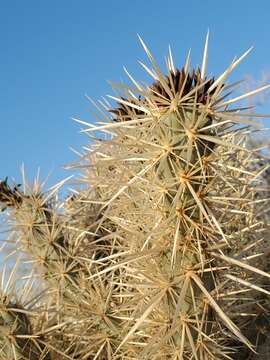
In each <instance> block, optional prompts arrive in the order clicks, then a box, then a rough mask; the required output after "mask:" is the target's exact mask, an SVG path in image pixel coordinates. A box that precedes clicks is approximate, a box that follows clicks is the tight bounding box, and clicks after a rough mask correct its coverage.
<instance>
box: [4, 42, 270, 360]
mask: <svg viewBox="0 0 270 360" xmlns="http://www.w3.org/2000/svg"><path fill="white" fill-rule="evenodd" d="M140 41H141V43H142V45H143V48H144V50H145V52H146V54H147V56H148V58H149V60H150V64H151V65H150V67H148V66H146V65H145V64H143V63H141V64H142V66H143V68H144V69H145V70H146V71H147V73H148V74H149V75H150V76H151V77H152V78H153V79H152V82H153V83H152V85H150V86H145V85H142V84H141V83H140V82H138V81H136V80H135V79H134V78H133V77H132V76H131V75H130V74H129V73H128V72H127V71H126V74H127V75H128V77H129V79H130V81H131V84H130V85H129V86H128V85H127V86H124V85H122V89H121V93H120V94H119V97H112V96H111V97H110V98H111V99H112V100H114V101H116V106H113V105H111V104H110V103H109V101H108V100H106V99H105V100H103V101H100V102H99V104H96V103H94V102H93V101H92V100H91V102H92V103H93V104H94V106H95V107H96V109H97V110H98V111H99V114H97V116H98V119H99V121H98V124H97V125H93V124H90V123H89V124H88V123H86V122H84V121H81V120H77V121H78V122H79V123H80V124H82V125H83V126H84V129H83V130H82V132H84V133H87V134H88V135H89V136H90V137H91V138H92V139H94V140H95V142H94V143H91V145H90V146H89V148H86V150H85V153H84V154H82V155H81V159H80V160H79V161H78V163H77V164H76V165H75V167H77V168H80V169H81V177H80V178H79V179H78V182H79V184H80V185H82V186H79V187H78V188H77V189H74V193H75V195H70V196H69V197H68V198H67V199H66V200H65V201H64V202H63V203H61V204H60V203H59V202H58V201H57V199H55V200H54V201H52V202H48V199H49V198H50V199H52V198H53V196H54V195H55V194H56V193H57V188H59V187H60V185H61V184H60V185H59V186H56V187H55V188H54V189H53V191H52V192H51V194H50V192H49V193H47V194H43V193H40V192H39V193H34V192H33V193H32V194H25V193H24V192H23V191H21V190H19V188H18V187H16V186H15V187H14V188H13V189H12V188H11V187H10V186H9V185H8V183H7V180H5V181H3V182H2V183H1V186H0V201H1V204H2V208H6V209H7V210H8V212H9V214H10V219H12V220H13V222H12V225H11V230H13V234H16V237H17V238H18V239H19V240H17V242H16V243H17V244H18V243H20V244H21V248H20V249H21V250H22V251H24V252H25V253H28V254H29V256H30V258H31V259H32V261H33V262H34V263H37V264H39V265H40V266H41V265H42V266H41V267H40V268H39V270H35V271H36V273H35V274H36V275H35V276H39V281H40V284H47V285H49V290H48V292H47V294H46V296H44V297H42V296H41V298H40V303H41V304H42V307H43V308H44V309H47V312H46V314H47V315H46V317H44V312H40V318H42V321H43V325H42V329H40V328H38V327H37V325H36V324H38V323H40V322H38V321H35V322H34V323H33V324H31V321H30V320H29V321H30V322H29V326H30V325H31V334H33V336H35V334H38V336H42V339H43V340H42V342H43V344H45V345H44V346H46V349H47V352H48V353H47V354H46V356H49V357H48V358H51V359H56V358H57V359H89V360H90V359H91V360H92V359H93V360H94V359H100V360H105V359H106V360H107V359H112V360H120V359H127V360H131V359H134V360H135V359H136V360H137V359H140V360H143V359H145V360H148V359H151V360H152V359H153V360H164V359H175V360H176V359H179V360H190V359H194V360H206V359H207V360H214V359H215V360H216V359H235V360H241V359H256V356H257V355H256V354H255V352H256V350H258V351H260V349H265V348H267V346H266V345H265V344H266V340H267V337H268V333H270V332H269V330H270V327H269V323H268V321H267V318H268V314H269V295H270V292H269V290H268V289H269V279H270V273H269V266H267V258H268V254H269V253H270V251H269V250H270V247H269V243H268V233H269V231H268V228H269V226H268V224H269V213H268V212H269V210H268V204H269V197H268V193H269V188H268V180H267V176H266V175H267V174H268V169H269V160H268V158H267V157H266V156H265V155H263V152H262V151H261V148H258V149H256V147H254V146H252V145H251V144H252V141H253V139H254V137H255V133H256V131H258V127H257V126H258V123H257V122H256V121H255V118H257V117H258V118H259V117H263V115H257V114H255V113H254V112H253V110H252V111H251V110H249V109H247V108H245V107H243V106H242V107H241V101H242V100H244V99H246V98H249V97H250V96H253V95H256V94H257V93H259V92H260V91H263V90H266V89H268V88H269V87H270V86H269V85H266V86H263V87H261V88H259V89H256V90H253V91H250V92H248V93H245V94H243V95H238V96H236V97H233V96H232V92H233V91H234V90H235V89H237V87H238V86H239V82H237V83H234V84H228V83H227V79H228V76H229V75H230V73H231V72H232V71H233V69H234V68H235V67H236V66H237V65H238V64H239V63H240V62H241V61H242V60H243V59H244V58H245V57H246V56H247V55H248V53H249V52H250V50H248V51H246V52H245V53H244V54H243V55H242V56H240V57H239V58H237V59H235V60H234V61H233V62H232V63H231V64H230V66H229V67H228V68H227V69H226V70H225V71H224V73H222V74H221V75H220V76H218V77H217V78H207V77H206V67H207V53H208V35H207V38H206V43H205V48H204V52H203V60H202V65H201V68H200V69H199V68H198V69H195V70H192V71H191V70H190V58H189V56H188V57H187V59H186V62H185V64H184V66H183V68H181V69H177V68H175V66H174V62H173V58H172V54H171V51H169V55H168V58H167V60H166V65H167V73H166V74H163V73H162V71H161V70H160V68H159V66H158V65H157V64H156V62H155V60H154V58H153V56H152V55H151V53H150V51H149V50H148V48H147V47H146V45H145V44H144V42H143V41H142V40H141V39H140ZM235 104H238V105H235ZM262 130H263V128H262ZM35 316H36V319H38V316H39V313H38V312H36V315H35ZM260 324H263V325H262V326H260ZM28 332H29V331H28V330H27V329H25V331H24V333H25V335H29V334H28ZM16 346H17V347H19V348H20V347H22V346H23V345H20V343H18V344H17V345H16ZM258 356H260V355H258ZM265 356H268V355H265ZM18 358H19V357H18Z"/></svg>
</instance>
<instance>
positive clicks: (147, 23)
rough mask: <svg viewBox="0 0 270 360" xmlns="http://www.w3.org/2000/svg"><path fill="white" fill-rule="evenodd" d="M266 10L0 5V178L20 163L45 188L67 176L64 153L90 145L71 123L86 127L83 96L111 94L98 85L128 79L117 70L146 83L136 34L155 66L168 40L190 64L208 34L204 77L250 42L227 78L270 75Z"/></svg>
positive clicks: (240, 2) (144, 4)
mask: <svg viewBox="0 0 270 360" xmlns="http://www.w3.org/2000/svg"><path fill="white" fill-rule="evenodd" d="M269 12H270V2H269V1H267V0H265V1H249V0H246V1H244V0H236V1H232V0H227V1H209V0H208V1H207V0H204V1H199V0H198V1H195V0H189V1H181V0H178V1H176V0H170V1H168V2H166V1H160V0H156V1H152V0H144V1H141V0H139V1H136V0H133V1H127V0H126V1H123V0H117V1H109V0H107V1H106V0H105V1H104V0H103V1H96V0H88V1H86V0H77V1H75V0H73V1H71V0H65V1H63V0H46V1H40V0H26V1H22V0H13V1H3V0H1V1H0V50H1V55H0V65H1V66H0V79H1V81H0V99H1V101H0V104H1V105H0V123H1V141H0V154H1V156H0V178H3V177H4V176H6V175H9V176H11V177H14V178H16V179H20V175H19V168H20V165H21V163H22V162H24V163H25V168H26V172H27V174H28V176H29V178H30V179H32V178H33V177H34V176H35V174H36V172H37V169H38V167H39V166H40V167H41V171H42V174H43V176H45V175H46V174H47V173H49V172H52V175H51V178H50V181H49V184H53V183H54V182H56V181H58V180H60V179H62V178H64V177H65V176H68V175H70V173H69V172H68V171H65V170H63V168H62V167H63V165H64V164H66V163H69V162H70V161H73V160H75V159H76V156H75V155H74V154H73V153H72V152H71V151H70V150H69V147H70V146H72V147H74V148H76V149H78V150H79V149H80V147H81V146H82V145H83V144H85V143H87V142H88V140H87V138H86V137H84V136H83V135H80V134H79V130H80V126H79V125H78V124H76V123H74V122H73V121H72V120H71V117H80V118H82V119H84V120H86V121H88V122H91V121H94V118H93V117H92V115H91V113H90V111H89V110H90V109H91V105H90V103H88V102H87V100H86V99H85V98H84V94H85V93H87V94H88V95H89V96H91V97H93V98H94V99H99V98H101V96H103V95H106V94H110V93H111V94H112V91H111V90H110V86H109V85H108V83H107V82H106V81H107V80H114V81H119V80H123V79H126V77H125V75H124V72H123V65H125V66H126V67H127V68H128V70H129V71H130V72H131V73H132V74H133V75H134V76H135V77H136V78H138V79H141V80H146V79H147V77H146V76H145V74H144V71H143V70H142V69H141V68H140V66H139V65H138V63H137V60H139V59H140V60H146V57H145V54H144V52H143V50H142V48H141V46H140V44H139V41H138V39H137V35H136V34H137V33H139V34H140V35H141V36H142V37H143V38H144V40H145V41H146V43H147V44H148V45H149V47H150V48H151V50H152V52H153V54H154V55H155V57H156V58H157V59H158V62H159V63H161V64H162V63H163V59H164V56H165V54H166V53H167V48H168V44H171V46H172V49H173V53H174V57H175V62H176V64H177V65H179V66H181V65H182V63H183V61H184V59H185V55H186V53H187V51H188V49H189V48H192V59H193V64H194V65H195V66H196V65H198V64H200V62H201V54H202V49H203V42H204V38H205V34H206V31H207V29H208V28H209V29H210V48H209V71H210V72H211V73H212V74H218V73H219V72H221V71H222V70H224V68H225V67H226V66H227V65H228V64H229V62H230V61H231V60H232V58H233V57H234V56H235V55H240V54H241V53H242V52H243V51H244V50H246V49H247V48H248V47H250V46H251V45H254V46H255V48H254V50H253V52H252V53H251V55H249V57H248V58H247V59H246V60H245V61H244V62H243V63H242V65H241V66H240V67H239V69H238V70H237V71H236V73H235V78H242V77H244V76H246V75H252V76H253V77H254V78H255V79H259V78H260V77H261V75H262V72H265V73H269V70H270V56H269V55H270V54H269V36H270V25H269ZM235 78H234V79H235ZM267 107H268V106H267V104H265V105H264V108H267ZM264 110H265V109H264Z"/></svg>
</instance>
